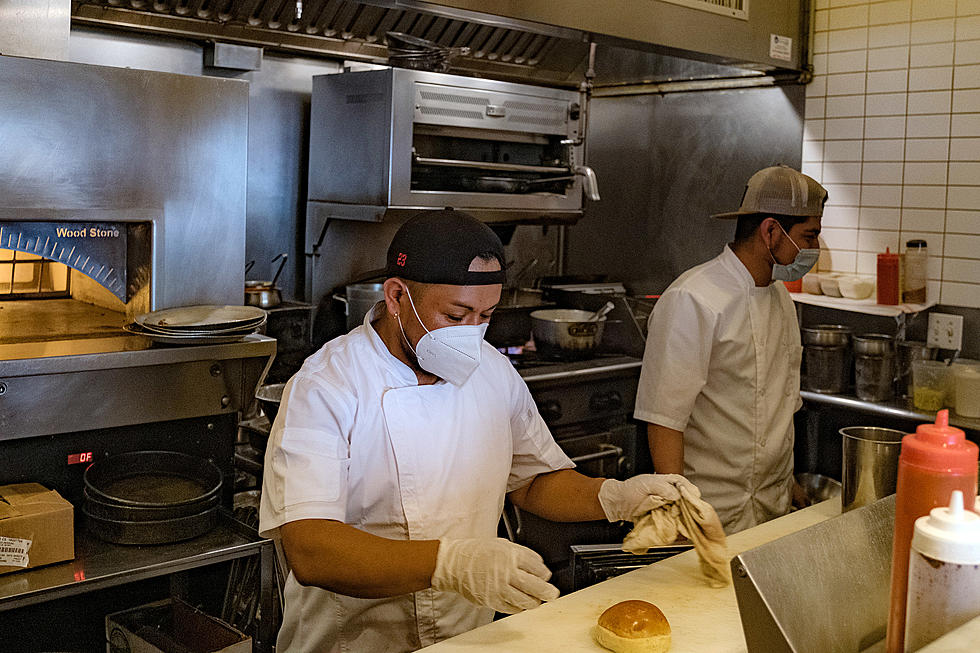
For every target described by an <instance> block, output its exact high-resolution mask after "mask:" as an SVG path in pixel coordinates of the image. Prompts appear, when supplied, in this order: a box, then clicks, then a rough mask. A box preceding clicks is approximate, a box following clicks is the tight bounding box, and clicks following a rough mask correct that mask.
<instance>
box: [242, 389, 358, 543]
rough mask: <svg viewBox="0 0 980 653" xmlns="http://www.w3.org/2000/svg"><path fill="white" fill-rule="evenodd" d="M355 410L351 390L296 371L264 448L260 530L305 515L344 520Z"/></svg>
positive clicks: (274, 529)
mask: <svg viewBox="0 0 980 653" xmlns="http://www.w3.org/2000/svg"><path fill="white" fill-rule="evenodd" d="M354 410H355V405H354V399H353V397H352V395H351V394H350V393H349V392H347V391H345V390H344V389H343V388H341V387H338V386H337V385H334V384H333V383H330V382H328V381H325V380H321V379H317V378H314V377H312V376H295V377H293V379H292V380H290V382H289V383H288V384H287V386H286V388H285V390H284V391H283V398H282V402H281V406H280V409H279V415H278V417H277V418H276V421H275V424H273V427H272V431H271V433H270V434H269V443H268V445H267V449H266V454H265V469H264V473H263V479H262V501H261V508H260V514H259V534H260V535H261V536H263V537H275V536H277V535H278V529H279V527H280V526H282V525H283V524H286V523H288V522H291V521H297V520H300V519H335V520H337V521H344V520H345V517H346V506H347V492H348V487H347V481H348V469H349V467H350V446H349V442H348V440H347V437H346V434H347V433H349V432H350V429H351V426H352V424H353V418H354Z"/></svg>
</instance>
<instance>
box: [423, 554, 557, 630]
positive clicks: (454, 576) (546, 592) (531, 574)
mask: <svg viewBox="0 0 980 653" xmlns="http://www.w3.org/2000/svg"><path fill="white" fill-rule="evenodd" d="M549 578H551V571H550V570H549V569H548V568H547V567H546V566H545V564H544V560H542V559H541V556H539V555H538V554H537V553H535V552H534V551H532V550H531V549H529V548H527V547H524V546H521V545H520V544H514V543H513V542H511V541H510V540H505V539H503V538H500V537H496V538H476V539H466V540H439V553H438V554H437V556H436V570H435V571H434V572H433V573H432V587H433V589H437V590H442V591H449V592H457V593H459V594H462V595H463V596H465V597H466V598H467V599H469V600H470V601H472V602H473V603H476V604H477V605H482V606H485V607H488V608H493V609H494V610H496V611H497V612H505V613H507V614H515V613H518V612H521V611H522V610H528V609H530V608H535V607H537V606H539V605H541V602H542V601H552V600H554V599H557V598H558V588H556V587H555V586H554V585H551V584H550V583H548V579H549Z"/></svg>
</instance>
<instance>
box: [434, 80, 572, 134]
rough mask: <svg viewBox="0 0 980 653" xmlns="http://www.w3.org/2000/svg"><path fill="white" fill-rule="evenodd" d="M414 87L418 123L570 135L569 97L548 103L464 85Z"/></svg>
mask: <svg viewBox="0 0 980 653" xmlns="http://www.w3.org/2000/svg"><path fill="white" fill-rule="evenodd" d="M447 86H449V84H448V83H440V84H435V83H426V82H419V83H416V84H415V122H416V123H425V124H430V125H448V126H452V127H469V128H473V129H500V130H507V131H516V132H522V133H527V132H536V133H541V134H559V135H562V136H565V135H567V133H568V120H569V118H568V104H569V102H574V99H570V98H569V97H567V96H566V97H565V98H556V99H557V100H558V101H557V102H556V101H554V100H551V99H550V98H549V100H545V99H544V98H542V97H541V96H540V95H538V94H534V95H531V94H526V95H523V94H518V93H502V92H495V91H489V90H485V89H480V90H476V89H472V88H466V87H464V86H463V85H462V83H456V84H454V85H452V86H449V87H448V88H447ZM572 97H574V96H572Z"/></svg>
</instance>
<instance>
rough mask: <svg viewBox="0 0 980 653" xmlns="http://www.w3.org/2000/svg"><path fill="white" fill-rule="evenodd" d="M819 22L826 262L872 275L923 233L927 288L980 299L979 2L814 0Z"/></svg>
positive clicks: (819, 172) (814, 107)
mask: <svg viewBox="0 0 980 653" xmlns="http://www.w3.org/2000/svg"><path fill="white" fill-rule="evenodd" d="M814 30H815V33H814V44H815V46H814V52H815V54H814V68H815V78H814V81H813V82H812V83H811V84H810V85H808V87H807V93H806V96H807V103H806V120H805V123H804V142H803V159H804V166H803V169H804V171H805V172H806V173H807V174H810V175H811V176H813V177H815V178H817V179H819V180H820V181H821V182H822V183H824V185H825V186H826V187H827V189H828V192H829V193H830V200H829V202H828V205H827V209H826V212H825V215H824V221H823V226H824V230H823V235H822V236H821V239H822V241H823V245H824V250H823V251H822V252H821V256H820V262H819V266H820V269H822V270H834V271H841V272H861V273H865V274H873V273H874V272H875V268H876V257H877V254H878V253H879V252H883V251H884V250H885V248H886V247H887V248H890V249H891V250H892V251H894V250H896V249H899V250H900V251H902V250H904V243H905V242H906V241H907V240H910V239H913V238H922V239H924V240H926V242H927V243H928V244H929V252H930V257H931V258H930V262H929V266H928V276H929V279H930V282H929V292H930V298H932V299H936V300H938V301H941V302H942V303H945V304H951V305H959V306H971V307H976V308H980V0H816V16H815V21H814Z"/></svg>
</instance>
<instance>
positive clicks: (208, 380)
mask: <svg viewBox="0 0 980 653" xmlns="http://www.w3.org/2000/svg"><path fill="white" fill-rule="evenodd" d="M130 339H131V340H141V339H140V338H135V337H133V338H130ZM71 343H79V344H80V345H81V346H84V343H85V341H84V340H76V341H66V344H71ZM8 347H9V346H8ZM0 353H2V349H0ZM65 354H66V355H64V356H56V357H51V358H24V359H19V360H0V441H3V440H14V439H18V438H26V437H31V436H35V435H49V434H55V433H68V432H72V431H85V430H91V429H97V428H109V427H115V426H125V425H130V424H145V423H148V422H157V421H165V420H175V419H182V418H187V417H201V416H207V415H219V414H223V413H231V412H234V411H240V410H243V409H245V408H246V407H247V406H248V405H249V404H250V403H251V401H252V396H253V394H254V391H255V388H256V387H257V385H258V383H259V381H260V379H261V378H262V377H263V376H264V375H265V371H266V369H268V366H269V365H270V363H271V361H272V357H273V356H274V355H275V340H273V339H271V338H266V337H264V336H259V335H252V336H247V337H246V339H245V340H244V341H243V342H240V343H232V344H227V345H210V346H198V347H169V348H151V349H143V350H136V351H115V352H100V353H89V354H77V355H71V353H70V350H68V349H66V351H65Z"/></svg>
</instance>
